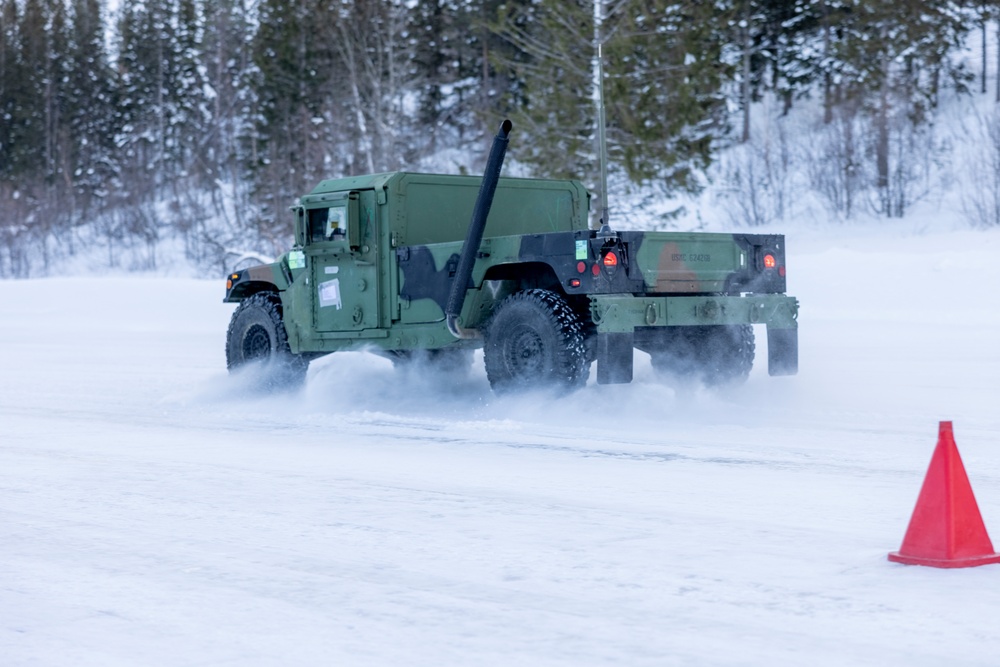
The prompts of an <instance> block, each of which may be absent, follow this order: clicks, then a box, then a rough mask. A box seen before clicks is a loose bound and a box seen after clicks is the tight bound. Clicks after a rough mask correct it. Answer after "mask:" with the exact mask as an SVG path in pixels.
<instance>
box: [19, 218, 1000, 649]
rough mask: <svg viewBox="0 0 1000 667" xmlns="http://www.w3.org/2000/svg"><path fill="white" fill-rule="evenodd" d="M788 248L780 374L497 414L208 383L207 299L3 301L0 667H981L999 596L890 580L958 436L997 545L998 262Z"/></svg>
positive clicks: (367, 387) (366, 393) (958, 247)
mask: <svg viewBox="0 0 1000 667" xmlns="http://www.w3.org/2000/svg"><path fill="white" fill-rule="evenodd" d="M900 231H901V230H900V229H899V228H896V229H893V230H890V231H885V232H879V231H877V230H876V231H871V230H867V229H852V228H844V229H837V230H833V231H826V232H817V231H811V232H808V233H804V234H803V235H801V237H800V236H796V235H789V237H788V247H789V292H790V293H791V294H793V295H795V296H797V297H798V298H799V300H800V302H801V315H800V318H799V322H800V327H801V328H800V345H801V351H800V356H801V370H800V374H799V375H798V376H796V377H793V378H770V377H768V376H767V372H766V337H765V336H764V330H763V329H762V328H760V329H758V331H757V341H758V361H757V364H756V367H755V369H754V372H753V374H752V375H751V377H750V379H749V381H748V382H747V383H746V384H745V385H743V386H740V387H736V388H731V389H728V390H723V391H710V390H707V389H704V388H699V387H693V388H676V387H671V386H668V385H664V384H661V383H659V382H658V381H657V380H656V379H655V378H654V376H653V372H652V369H651V368H650V365H649V359H648V357H645V356H644V355H642V354H637V356H636V379H635V382H633V383H632V384H631V385H621V386H598V385H596V384H595V382H594V379H593V373H592V377H591V381H590V384H589V385H588V386H587V387H586V388H584V389H583V390H581V391H578V392H576V393H574V394H572V395H569V396H565V397H562V398H554V397H550V396H546V395H533V396H522V397H513V398H506V397H505V398H497V397H495V396H493V395H492V394H491V392H490V390H489V387H488V384H487V381H486V377H485V373H484V372H483V370H482V367H481V356H480V357H479V358H478V359H477V362H478V363H477V365H476V366H475V367H474V368H473V370H472V372H471V373H470V374H469V375H468V376H467V377H464V378H457V379H456V378H448V377H441V376H439V375H436V374H435V373H434V372H433V371H431V370H429V369H426V370H423V371H417V372H397V371H396V370H394V369H393V367H392V365H391V364H390V363H389V362H388V361H386V360H384V359H381V358H379V357H376V356H374V355H370V354H366V353H345V354H339V355H333V356H330V357H326V358H324V359H322V360H320V361H318V362H315V363H314V364H313V366H312V367H311V368H310V372H309V378H308V383H307V385H306V387H305V389H303V390H302V391H300V392H299V393H294V394H290V395H283V396H267V395H260V394H255V393H253V392H249V391H247V390H246V389H245V388H244V386H245V383H244V382H241V379H240V378H230V377H229V376H228V375H227V373H226V370H225V359H224V353H223V341H224V336H225V331H226V326H227V323H228V320H229V316H230V314H231V312H232V310H233V306H232V305H231V304H223V303H222V302H221V298H222V294H223V286H222V282H221V280H214V281H199V280H184V279H176V278H170V279H168V278H143V277H104V278H76V277H74V278H52V279H46V280H31V281H21V282H14V281H5V282H0V303H2V304H3V316H2V319H0V349H3V353H2V354H0V377H2V378H3V383H2V386H0V567H2V571H0V656H2V658H0V663H2V664H3V665H5V666H12V665H74V666H75V667H83V666H87V665H95V666H97V665H99V666H101V667H108V666H116V665H128V666H136V665H165V666H166V665H170V666H176V665H223V664H232V665H429V666H430V665H433V666H439V665H599V664H610V663H617V664H622V665H717V664H727V665H775V664H777V665H806V664H807V665H910V666H912V665H943V664H948V665H991V664H997V659H998V658H997V656H998V655H1000V624H998V621H997V611H998V610H1000V565H989V566H984V567H979V568H969V569H963V570H940V569H934V568H926V567H913V566H904V565H898V564H893V563H890V562H888V561H887V559H886V554H887V553H888V552H889V551H893V550H896V549H898V548H899V546H900V543H901V541H902V537H903V533H904V532H905V529H906V526H907V523H908V521H909V517H910V514H911V512H912V510H913V505H914V502H915V500H916V497H917V493H918V491H919V489H920V485H921V482H922V480H923V476H924V473H925V471H926V467H927V464H928V462H929V460H930V456H931V453H932V451H933V448H934V444H935V441H936V436H937V426H938V421H939V420H953V421H954V424H955V434H956V439H957V442H958V446H959V450H960V452H961V454H962V457H963V459H964V462H965V466H966V469H967V470H968V472H969V476H970V478H971V481H972V485H973V489H974V491H975V492H976V496H977V498H978V501H979V505H980V508H981V510H982V514H983V517H984V519H985V522H986V525H987V528H988V529H990V530H991V531H992V533H993V537H994V539H1000V408H998V406H1000V352H998V349H1000V297H998V293H997V289H998V286H1000V261H998V258H1000V233H996V232H989V233H987V232H973V231H962V232H937V231H925V232H919V233H918V232H915V231H913V230H909V231H907V230H903V233H902V234H900V233H899V232H900Z"/></svg>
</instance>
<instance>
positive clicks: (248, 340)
mask: <svg viewBox="0 0 1000 667" xmlns="http://www.w3.org/2000/svg"><path fill="white" fill-rule="evenodd" d="M269 356H271V337H270V336H268V335H267V330H266V329H264V327H262V326H260V325H259V324H255V325H253V326H252V327H250V328H249V329H248V330H247V332H246V335H245V336H244V337H243V359H245V360H246V361H251V360H254V359H266V358H268V357H269Z"/></svg>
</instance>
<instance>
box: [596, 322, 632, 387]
mask: <svg viewBox="0 0 1000 667" xmlns="http://www.w3.org/2000/svg"><path fill="white" fill-rule="evenodd" d="M631 381H632V334H631V333H602V334H597V384H627V383H629V382H631Z"/></svg>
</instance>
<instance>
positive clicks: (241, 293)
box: [225, 172, 798, 382]
mask: <svg viewBox="0 0 1000 667" xmlns="http://www.w3.org/2000/svg"><path fill="white" fill-rule="evenodd" d="M480 182H481V181H480V179H479V178H476V177H471V176H446V175H432V174H417V173H409V172H391V173H384V174H375V175H369V176H358V177H352V178H344V179H334V180H325V181H323V182H321V183H320V184H319V185H317V186H316V188H315V189H313V191H312V192H310V193H308V194H306V195H304V196H303V197H302V198H301V199H300V201H299V204H298V206H297V207H295V210H296V212H297V214H296V225H297V228H296V235H295V236H296V246H295V247H294V248H292V249H291V250H290V251H289V252H288V253H286V254H285V255H283V256H281V257H280V258H279V259H278V260H277V261H276V262H274V263H273V264H268V265H264V266H257V267H253V268H250V269H246V270H243V271H239V272H236V275H237V277H236V278H235V279H233V280H232V287H231V288H229V289H228V290H227V294H226V297H225V300H226V301H229V302H239V301H241V300H243V299H245V298H247V297H249V296H250V295H252V294H255V293H258V292H261V291H271V292H275V293H277V294H278V295H279V296H280V299H281V304H282V311H283V321H284V325H285V328H286V330H287V335H288V344H289V347H290V349H291V351H292V353H294V354H300V355H301V354H310V355H316V354H324V353H329V352H336V351H339V350H350V349H362V348H366V349H374V350H381V351H385V352H395V351H402V350H438V349H443V348H475V347H481V346H482V344H483V341H482V339H481V335H482V333H483V329H484V327H486V326H487V324H488V322H489V319H490V317H491V315H492V313H493V312H494V309H495V308H496V307H497V305H498V304H499V303H500V302H502V301H503V300H504V299H505V298H507V297H508V296H510V295H512V294H514V293H516V292H520V291H523V290H528V289H544V290H550V291H552V292H554V293H556V294H558V295H560V296H561V297H562V299H563V300H564V301H565V302H566V303H567V304H568V305H569V306H570V308H571V309H572V310H573V311H574V312H575V313H576V315H577V316H578V317H579V318H580V320H581V321H582V322H583V324H584V326H585V330H586V332H587V336H588V337H593V338H594V340H595V344H594V345H593V346H592V349H593V350H594V351H593V352H592V353H590V354H591V356H590V357H588V359H593V358H597V360H598V363H599V365H600V364H601V363H602V361H601V358H600V354H602V352H601V351H602V350H605V351H609V352H607V354H612V352H611V351H613V353H614V354H617V355H622V354H624V353H623V350H625V349H626V348H627V349H628V350H629V354H628V355H626V356H627V359H626V360H625V361H623V362H622V363H624V364H627V365H628V368H627V369H622V370H620V371H615V372H606V373H599V375H598V376H599V380H601V381H608V382H620V381H628V380H629V379H630V378H631V370H630V369H631V355H630V351H631V346H632V345H635V346H636V347H640V349H641V346H642V345H643V341H644V340H646V339H648V337H649V336H651V335H652V336H656V335H657V332H658V331H661V330H663V328H671V327H692V326H695V327H705V326H716V325H724V326H743V325H750V324H760V325H764V326H765V327H766V328H767V332H768V340H769V341H771V340H773V341H774V343H773V344H774V350H772V351H770V354H769V369H770V372H771V373H772V374H781V375H787V374H793V373H795V372H797V368H798V342H797V341H798V338H797V321H796V318H797V314H798V302H797V300H796V299H795V298H794V297H791V296H788V295H786V294H785V289H786V276H785V266H786V264H785V240H784V237H783V236H781V235H770V234H768V235H760V234H718V233H694V232H683V233H682V232H637V231H632V232H625V231H623V232H613V233H611V234H606V235H602V234H600V233H598V232H597V231H596V230H592V229H589V227H588V220H589V213H590V195H589V193H588V192H587V190H586V189H585V188H584V187H583V185H582V184H580V183H579V182H577V181H573V180H541V179H520V178H500V179H499V184H498V185H497V188H496V193H495V196H494V198H493V205H492V208H490V209H489V211H488V219H487V222H486V227H485V232H484V234H483V239H482V243H481V245H480V246H479V247H478V250H477V251H476V252H475V256H474V264H473V266H472V272H471V277H470V278H469V280H468V283H467V287H466V293H465V299H464V302H463V304H462V306H461V313H460V316H459V318H458V321H459V322H460V323H461V327H462V328H463V329H464V330H470V331H472V332H473V333H474V334H477V335H476V336H473V337H470V338H462V339H457V338H456V337H455V336H453V335H452V334H451V333H450V332H449V329H448V327H447V325H446V321H445V319H446V318H445V308H446V305H447V300H448V295H449V290H450V288H451V286H452V283H453V282H454V277H455V272H456V268H457V263H458V257H459V254H460V252H461V249H462V244H463V240H464V239H465V236H466V232H467V227H468V224H469V219H470V213H471V211H472V210H473V206H474V204H475V201H476V197H477V193H478V191H479V187H480ZM765 256H769V257H770V258H771V259H769V260H768V262H771V263H773V264H774V266H773V267H766V266H765V265H764V261H765V260H764V257H765ZM650 332H652V333H650ZM609 336H614V338H608V337H609ZM602 337H604V338H602ZM602 341H603V342H602ZM588 349H591V348H588ZM623 358H625V357H623Z"/></svg>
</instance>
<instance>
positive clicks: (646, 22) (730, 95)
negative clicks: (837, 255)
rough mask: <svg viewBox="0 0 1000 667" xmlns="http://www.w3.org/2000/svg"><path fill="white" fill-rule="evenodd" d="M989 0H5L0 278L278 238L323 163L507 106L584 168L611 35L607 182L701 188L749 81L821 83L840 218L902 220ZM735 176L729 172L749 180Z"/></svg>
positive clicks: (211, 252)
mask: <svg viewBox="0 0 1000 667" xmlns="http://www.w3.org/2000/svg"><path fill="white" fill-rule="evenodd" d="M997 9H998V5H997V4H995V3H984V2H978V3H977V2H944V1H941V0H864V1H862V0H781V1H779V0H757V1H754V0H717V1H715V2H711V3H707V2H696V1H694V0H684V1H677V0H421V2H418V3H414V2H409V1H407V0H160V1H158V2H147V1H145V0H120V3H119V5H118V8H117V10H116V11H115V12H114V14H113V15H109V11H108V8H107V5H106V2H105V0H0V276H5V275H6V276H9V275H16V276H23V275H29V274H31V273H32V272H39V271H43V272H44V271H47V270H49V265H50V263H51V262H52V261H53V258H54V257H58V256H62V255H65V254H72V253H74V252H76V250H77V248H78V247H79V246H86V245H94V244H101V245H103V246H105V247H106V249H107V258H108V263H109V264H111V265H115V264H116V263H118V262H120V261H122V260H121V257H122V256H123V254H122V250H123V249H127V250H129V253H127V255H128V256H129V257H131V258H132V259H131V260H130V262H132V264H134V265H135V266H136V267H138V268H145V267H148V266H153V265H155V263H156V261H157V252H158V249H159V248H160V247H161V245H162V243H163V241H164V239H165V237H167V236H170V237H172V238H175V239H179V242H181V243H183V244H184V249H185V252H186V253H187V255H188V256H189V257H191V258H192V259H195V260H197V261H201V262H204V263H205V264H206V265H208V264H211V265H216V266H218V265H222V264H224V263H225V262H226V257H227V254H228V255H232V254H233V253H237V254H238V253H239V252H241V251H247V250H256V251H260V252H265V253H267V252H274V251H276V250H279V249H281V248H284V247H286V246H287V245H288V243H289V239H290V221H291V218H290V216H289V215H288V214H287V207H288V206H289V205H290V204H291V203H293V201H294V198H295V197H296V196H297V195H299V194H302V193H303V192H306V191H308V189H310V188H311V187H312V186H313V185H314V184H315V183H316V182H318V181H319V180H321V179H323V178H330V177H337V176H342V175H351V174H359V173H370V172H377V171H386V170H394V169H400V168H407V169H428V168H433V169H439V170H447V171H462V170H465V169H466V168H468V167H469V166H470V165H471V166H473V167H475V166H476V165H478V164H479V162H480V161H481V157H482V154H483V153H484V151H485V149H486V148H487V144H488V139H487V138H486V137H487V135H488V134H489V133H491V132H492V130H493V129H494V128H495V126H496V125H497V123H498V122H499V121H500V120H501V119H502V118H503V117H510V118H512V120H513V121H514V124H515V128H516V129H515V131H516V132H517V146H518V150H517V154H516V157H517V159H518V161H519V162H520V163H521V165H522V166H523V169H524V170H525V171H526V172H527V173H529V174H531V175H537V176H551V177H574V178H580V179H581V180H583V181H584V182H585V183H587V184H588V186H591V187H592V189H595V188H593V186H594V185H596V183H597V182H598V179H597V158H596V155H597V146H596V145H595V141H596V136H597V132H596V113H595V108H594V106H595V104H594V102H595V96H596V89H595V81H596V78H595V77H596V60H595V54H596V49H597V45H598V44H601V45H602V49H603V52H604V58H605V70H606V79H605V86H606V98H607V101H608V102H607V119H608V143H609V155H610V163H611V168H612V171H613V172H614V173H615V174H616V175H617V178H618V179H619V182H625V183H628V184H630V185H637V186H642V187H643V188H645V189H646V191H649V192H654V193H658V194H660V195H663V196H668V195H671V194H676V193H679V192H697V191H698V190H699V188H701V187H703V186H704V184H705V174H706V170H707V169H709V167H710V165H712V163H713V161H714V160H715V159H716V158H717V156H718V155H719V152H720V151H721V150H723V149H725V148H726V147H727V146H732V145H735V144H747V145H750V144H752V142H753V141H754V127H755V125H756V124H758V123H757V122H756V121H759V119H755V118H754V114H755V113H756V112H755V109H758V108H759V105H757V104H755V103H757V102H759V101H760V100H762V99H770V100H775V101H777V105H776V106H775V107H774V111H773V114H774V115H775V116H778V117H780V116H784V115H787V114H789V113H790V112H791V110H792V109H793V108H794V107H795V106H796V105H799V104H803V103H807V101H809V102H808V103H812V104H815V105H816V108H817V109H819V112H818V113H819V116H820V117H819V118H817V122H818V123H821V124H822V125H825V126H827V127H829V128H832V129H836V132H835V134H836V136H837V137H839V138H838V140H837V141H836V142H834V145H833V146H832V147H831V150H832V151H834V153H837V154H838V156H839V157H837V161H836V163H835V165H834V166H833V167H831V169H832V171H831V173H829V174H827V175H826V177H825V178H826V185H825V186H824V187H826V188H827V189H828V190H830V193H829V197H830V200H831V201H832V202H833V206H834V208H836V209H838V210H839V212H840V213H842V214H844V215H846V216H848V217H849V216H850V215H851V207H852V206H855V207H856V206H857V203H855V202H852V201H851V199H850V198H851V197H857V196H859V193H860V192H862V191H863V192H864V193H865V194H866V196H868V197H869V199H870V203H871V205H872V206H873V207H874V208H875V209H876V210H877V211H878V212H879V213H881V214H884V215H886V216H901V215H903V214H904V213H905V209H906V206H907V205H908V203H909V201H910V199H912V197H911V193H909V191H907V189H906V188H907V187H909V186H910V184H912V181H913V178H912V176H913V174H912V173H908V172H907V169H908V168H909V167H907V166H906V165H902V164H900V163H901V162H902V161H903V160H905V159H906V154H905V151H903V152H901V151H900V146H901V145H904V144H906V143H907V142H910V144H912V143H913V141H914V139H913V138H914V137H919V136H920V134H921V132H922V131H923V128H926V127H928V125H929V124H931V123H932V121H933V118H934V113H935V109H936V107H937V105H938V103H939V99H940V96H941V95H942V92H943V91H958V92H960V93H962V92H968V93H971V92H975V91H977V90H978V89H979V84H980V83H981V87H982V90H983V91H985V90H986V80H985V72H986V71H987V67H986V63H985V62H983V64H982V67H981V73H982V76H983V80H982V81H981V82H977V81H976V80H975V79H974V77H973V74H972V69H970V68H969V67H968V66H967V65H966V64H965V62H964V61H962V60H961V59H956V58H954V57H953V56H954V55H955V54H956V53H957V52H958V51H959V50H960V49H961V48H962V47H963V46H964V44H965V43H966V39H967V37H968V36H969V34H970V33H971V32H972V31H976V30H981V31H982V32H983V38H984V39H983V45H984V48H983V52H982V58H983V59H984V60H985V58H986V50H985V43H986V39H985V31H986V29H987V25H988V24H989V22H990V21H991V20H993V18H994V15H995V13H996V11H997ZM998 69H1000V68H998ZM997 90H1000V86H998V87H997ZM859 123H861V124H860V125H859ZM855 128H856V129H857V132H854V130H855ZM831 131H833V130H831ZM844 133H848V134H851V133H854V134H856V135H857V136H853V135H852V136H850V137H847V138H845V137H844V136H843V135H844ZM845 151H846V152H847V153H851V154H849V155H841V154H840V153H844V152H845ZM852 151H853V152H852ZM749 164H750V163H748V165H749ZM745 166H746V165H745ZM746 172H747V168H743V170H742V171H741V170H740V169H739V168H737V169H736V170H735V172H732V173H729V177H730V178H731V180H732V181H733V183H735V184H737V185H743V186H747V187H752V188H753V187H760V185H761V184H760V183H759V182H755V181H754V180H753V179H750V180H747V178H746ZM741 179H742V180H741ZM852 179H854V181H856V182H853V183H852ZM765 185H766V184H765ZM755 196H756V195H755ZM741 204H745V202H741ZM750 208H751V209H753V205H752V204H751V205H750ZM771 209H773V206H771ZM769 210H770V209H769ZM758 213H759V212H758ZM758 213H752V214H748V215H747V216H745V218H746V221H748V222H750V223H751V224H753V223H754V222H759V221H760V215H763V214H760V215H758ZM773 214H774V211H773V210H771V216H772V217H773ZM778 215H780V211H778ZM755 216H756V217H755ZM764 217H767V216H764Z"/></svg>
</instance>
